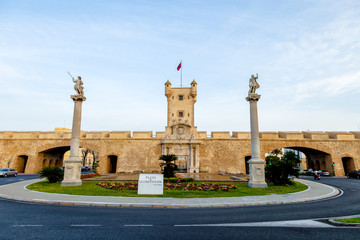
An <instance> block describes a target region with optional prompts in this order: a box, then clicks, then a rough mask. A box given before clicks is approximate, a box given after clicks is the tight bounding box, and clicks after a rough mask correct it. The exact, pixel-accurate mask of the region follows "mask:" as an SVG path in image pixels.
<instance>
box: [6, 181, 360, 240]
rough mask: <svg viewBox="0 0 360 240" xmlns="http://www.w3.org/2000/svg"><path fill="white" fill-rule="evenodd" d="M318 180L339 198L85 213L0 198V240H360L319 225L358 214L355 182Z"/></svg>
mask: <svg viewBox="0 0 360 240" xmlns="http://www.w3.org/2000/svg"><path fill="white" fill-rule="evenodd" d="M31 178H36V176H25V175H20V176H18V177H16V178H6V179H4V178H1V179H0V185H3V184H7V183H9V181H18V180H21V179H26V180H27V179H31ZM304 178H306V177H304ZM309 179H311V178H310V177H309ZM320 181H321V182H323V183H326V184H329V185H333V186H336V187H339V188H340V189H342V190H343V194H342V195H341V196H340V197H336V198H333V199H329V200H323V201H316V202H307V203H299V204H284V205H269V206H251V207H234V208H209V209H148V208H101V207H91V208H89V207H80V206H56V205H41V204H29V203H21V202H15V201H8V200H2V199H0V216H1V218H0V226H1V229H0V239H287V240H289V239H310V238H314V237H316V238H319V239H346V240H348V239H360V229H359V228H352V227H334V226H331V225H328V224H323V223H322V222H324V221H325V219H327V218H329V217H335V216H345V215H353V214H360V201H359V199H360V191H359V190H360V180H359V179H346V178H334V177H328V178H325V177H323V178H321V180H320ZM299 220H303V221H299ZM209 224H210V225H209Z"/></svg>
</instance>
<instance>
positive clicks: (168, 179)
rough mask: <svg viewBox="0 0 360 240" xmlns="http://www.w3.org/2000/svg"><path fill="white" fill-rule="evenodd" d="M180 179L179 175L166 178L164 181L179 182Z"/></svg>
mask: <svg viewBox="0 0 360 240" xmlns="http://www.w3.org/2000/svg"><path fill="white" fill-rule="evenodd" d="M178 181H179V179H178V178H177V177H171V178H164V182H171V183H177V182H178Z"/></svg>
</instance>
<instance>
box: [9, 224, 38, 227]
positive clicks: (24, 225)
mask: <svg viewBox="0 0 360 240" xmlns="http://www.w3.org/2000/svg"><path fill="white" fill-rule="evenodd" d="M11 226H12V227H43V226H44V225H34V224H32V225H30V224H22V225H11Z"/></svg>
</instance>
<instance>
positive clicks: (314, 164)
mask: <svg viewBox="0 0 360 240" xmlns="http://www.w3.org/2000/svg"><path fill="white" fill-rule="evenodd" d="M283 151H284V152H286V151H294V152H295V154H297V155H298V156H299V159H300V161H301V163H300V165H299V169H300V170H306V169H309V168H312V169H316V170H327V171H329V172H330V173H332V174H333V175H334V171H333V167H332V159H331V155H330V154H328V153H326V152H323V151H320V150H316V149H313V148H307V147H297V146H286V147H284V148H283ZM270 153H271V152H269V153H268V154H270Z"/></svg>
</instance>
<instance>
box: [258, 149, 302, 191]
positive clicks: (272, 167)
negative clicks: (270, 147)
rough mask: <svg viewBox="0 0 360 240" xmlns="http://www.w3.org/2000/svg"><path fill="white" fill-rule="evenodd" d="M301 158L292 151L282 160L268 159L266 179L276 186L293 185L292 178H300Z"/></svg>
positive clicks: (274, 157) (273, 157)
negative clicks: (299, 166)
mask: <svg viewBox="0 0 360 240" xmlns="http://www.w3.org/2000/svg"><path fill="white" fill-rule="evenodd" d="M299 163H300V159H299V157H298V156H297V155H296V154H295V153H294V152H292V151H289V152H286V153H285V154H284V155H283V156H282V157H281V159H280V158H279V157H277V156H271V155H270V156H267V157H266V167H265V177H266V180H267V181H268V182H270V183H273V184H274V185H287V184H288V185H292V184H293V182H292V181H291V180H290V179H289V175H290V176H296V177H298V176H299V169H298V165H299Z"/></svg>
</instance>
